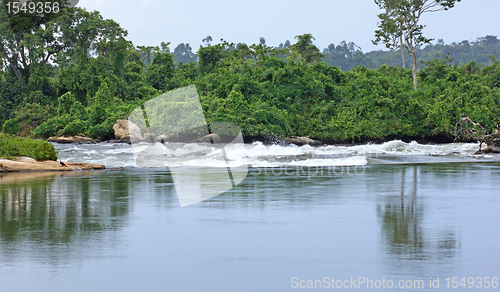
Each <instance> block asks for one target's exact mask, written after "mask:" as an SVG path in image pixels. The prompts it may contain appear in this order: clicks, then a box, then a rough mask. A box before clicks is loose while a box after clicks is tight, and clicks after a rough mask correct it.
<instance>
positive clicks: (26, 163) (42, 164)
mask: <svg viewBox="0 0 500 292" xmlns="http://www.w3.org/2000/svg"><path fill="white" fill-rule="evenodd" d="M105 168H106V167H105V166H104V165H100V164H93V163H75V162H59V161H36V160H34V159H32V158H29V157H18V158H16V160H10V159H5V158H0V172H30V171H75V170H96V169H105Z"/></svg>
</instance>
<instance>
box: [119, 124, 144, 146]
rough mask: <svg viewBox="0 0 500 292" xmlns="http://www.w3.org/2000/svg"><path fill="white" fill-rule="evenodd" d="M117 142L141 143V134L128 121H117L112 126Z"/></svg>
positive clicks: (136, 127)
mask: <svg viewBox="0 0 500 292" xmlns="http://www.w3.org/2000/svg"><path fill="white" fill-rule="evenodd" d="M113 131H114V132H115V138H116V139H117V140H131V141H141V140H142V134H141V130H140V129H139V127H138V126H137V125H136V124H134V123H132V122H131V121H129V120H118V121H116V124H115V125H114V126H113Z"/></svg>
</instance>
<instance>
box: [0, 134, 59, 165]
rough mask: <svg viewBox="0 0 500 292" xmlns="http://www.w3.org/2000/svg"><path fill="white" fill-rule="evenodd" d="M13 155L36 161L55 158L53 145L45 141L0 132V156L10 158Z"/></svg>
mask: <svg viewBox="0 0 500 292" xmlns="http://www.w3.org/2000/svg"><path fill="white" fill-rule="evenodd" d="M15 156H26V157H31V158H33V159H35V160H37V161H43V160H54V161H56V160H57V152H56V150H55V148H54V145H52V144H50V143H49V142H47V141H40V140H32V139H29V138H20V137H12V136H9V135H6V134H0V157H5V158H12V157H15Z"/></svg>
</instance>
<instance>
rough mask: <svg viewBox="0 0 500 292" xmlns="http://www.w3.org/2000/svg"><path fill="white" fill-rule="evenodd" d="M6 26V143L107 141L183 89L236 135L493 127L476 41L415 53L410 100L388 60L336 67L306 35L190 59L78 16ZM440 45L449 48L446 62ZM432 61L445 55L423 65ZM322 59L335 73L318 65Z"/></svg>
mask: <svg viewBox="0 0 500 292" xmlns="http://www.w3.org/2000/svg"><path fill="white" fill-rule="evenodd" d="M0 16H1V15H0ZM4 16H5V15H4ZM8 17H9V18H10V19H9V21H10V22H9V23H7V22H3V23H2V22H1V21H0V25H4V26H3V27H1V29H2V30H1V32H2V34H3V35H2V39H3V40H4V41H3V42H0V57H1V59H0V60H1V61H0V64H1V66H2V67H1V69H2V70H1V77H0V125H1V127H2V130H3V132H4V133H8V134H16V135H22V136H33V137H43V138H47V137H49V136H53V135H88V136H90V137H93V138H99V139H102V140H105V139H111V138H113V136H114V135H113V130H112V126H113V124H114V123H115V122H116V120H117V119H123V118H127V116H128V115H129V114H130V113H131V111H132V110H133V109H135V108H136V107H138V106H140V105H141V104H142V103H144V102H145V101H147V100H149V99H151V98H154V97H156V96H158V95H160V94H162V93H164V92H166V91H170V90H173V89H176V88H180V87H183V86H188V85H191V84H195V85H196V87H197V89H198V93H199V95H200V98H201V102H202V106H203V109H204V111H205V115H206V118H207V120H208V122H232V123H235V124H237V125H238V126H240V127H241V129H242V131H243V134H244V135H245V136H270V135H274V136H280V137H285V136H290V135H297V136H306V135H309V136H311V137H312V138H318V139H321V140H323V141H326V142H353V141H354V142H356V141H365V140H372V141H381V140H387V139H393V138H429V139H439V140H442V141H449V140H451V139H452V138H453V137H454V130H455V124H456V123H457V121H458V120H459V119H460V118H461V116H462V115H463V114H464V115H467V116H468V117H470V118H471V119H473V120H476V121H478V122H480V123H481V124H482V125H483V126H485V127H486V128H487V129H488V130H491V129H493V128H495V127H496V125H497V124H500V62H499V61H498V60H497V59H496V58H495V57H491V58H488V59H484V60H483V59H482V58H483V57H484V55H486V54H488V52H487V51H486V50H483V48H491V52H490V53H489V54H497V53H498V48H497V47H498V41H496V42H497V43H496V44H489V43H485V41H486V40H491V38H485V39H484V40H481V41H480V42H482V43H481V44H469V51H467V50H465V49H463V48H466V45H465V44H452V45H444V44H437V45H434V46H429V47H426V48H424V49H422V50H420V51H419V54H422V55H420V56H419V58H420V60H424V61H425V60H426V59H425V57H424V55H423V54H424V53H425V52H427V51H429V53H428V55H429V61H426V65H425V68H424V69H422V70H421V71H420V72H419V73H418V78H419V88H418V90H416V91H415V90H413V84H412V77H411V70H410V69H403V68H401V66H400V63H401V60H400V58H401V54H400V53H399V52H371V53H367V54H363V53H361V51H359V50H358V51H356V47H355V46H354V45H352V48H353V49H351V48H350V47H351V45H350V44H346V46H347V49H348V51H349V52H352V56H351V55H349V54H346V53H344V55H343V56H344V57H343V58H340V57H339V56H340V55H341V54H340V53H338V52H340V51H341V50H340V49H339V51H335V50H337V49H336V48H337V47H335V50H333V51H332V50H331V49H329V50H330V52H333V53H335V52H337V53H338V56H334V55H330V53H328V52H325V51H324V52H323V53H322V52H321V51H320V50H319V49H318V48H317V47H316V46H315V45H314V43H313V36H312V35H310V34H304V35H300V36H297V37H296V39H295V40H294V43H290V42H285V44H283V45H280V46H279V47H277V48H275V47H271V46H267V45H266V43H265V40H264V39H261V40H260V42H259V43H258V44H252V45H247V44H243V43H240V44H233V43H228V42H225V41H221V42H220V43H217V44H212V39H211V37H207V38H206V39H204V45H203V46H201V47H200V48H199V49H198V50H197V52H196V55H194V54H193V52H192V49H191V48H190V47H189V45H186V44H184V46H180V47H179V46H178V47H177V48H176V49H174V50H173V52H172V51H171V50H170V48H169V46H168V45H169V44H168V43H162V44H161V45H160V46H158V47H144V46H134V45H133V44H132V43H131V42H130V41H128V40H127V39H126V36H127V32H126V31H125V30H124V29H123V28H121V27H120V25H119V24H117V23H116V22H114V21H113V20H107V19H103V18H102V16H101V15H100V14H99V12H88V11H85V10H83V9H81V8H71V9H62V10H61V12H60V13H59V14H58V15H54V16H51V17H48V18H46V19H39V18H33V16H30V15H22V14H20V15H17V16H15V17H13V16H8ZM4 19H5V18H4ZM0 20H1V19H0ZM6 23H7V24H11V27H10V28H8V29H7V27H6V26H5V24H6ZM494 40H496V37H495V38H494ZM332 47H333V46H332ZM341 47H342V48H343V47H344V44H342V45H341ZM447 48H455V49H456V50H455V51H454V52H450V56H446V52H447ZM459 48H462V49H463V50H462V51H460V50H458V49H459ZM471 48H473V52H474V54H475V55H471V53H470V50H471ZM431 49H432V50H434V51H432V50H431ZM494 49H495V50H496V51H495V50H494ZM440 52H442V54H441V53H440ZM458 52H462V53H463V54H465V53H466V52H469V53H468V56H469V57H471V56H476V58H475V59H474V58H471V59H467V58H465V57H463V58H462V57H459V58H457V59H458V61H459V64H453V62H456V61H457V59H453V61H451V57H453V56H454V55H453V54H456V56H462V55H460V54H459V53H458ZM333 53H331V54H333ZM437 53H440V55H441V56H445V57H440V58H438V59H437V58H434V56H432V57H431V54H436V55H437ZM179 54H180V55H179ZM377 54H379V55H377ZM372 55H373V59H369V58H372ZM374 56H377V58H375V57H374ZM383 56H385V57H383ZM181 57H182V58H181ZM358 57H360V58H359V60H367V61H366V62H369V63H366V64H362V63H360V62H361V61H359V62H358V61H356V60H358V59H357V58H358ZM361 57H362V58H361ZM329 58H330V59H331V60H337V61H335V62H339V63H338V64H337V66H332V65H329V62H330V61H328V60H329ZM383 58H387V61H377V62H380V65H381V66H379V65H378V64H375V63H374V62H375V61H374V60H375V59H377V60H383ZM461 58H462V59H461ZM195 59H196V60H197V62H192V61H194V60H195ZM176 60H177V61H179V62H177V64H176ZM323 60H325V61H326V62H327V63H325V62H323ZM368 60H369V61H368ZM389 60H391V61H389ZM464 60H475V61H470V62H467V63H461V62H465V61H464ZM184 61H185V62H184ZM332 62H334V61H332ZM342 62H343V63H342ZM350 62H354V63H350ZM391 62H392V63H391ZM398 62H399V63H398ZM370 63H371V65H370ZM384 63H387V64H388V65H382V64H384ZM478 63H482V64H483V66H479V65H478ZM356 64H357V65H358V66H355V65H356ZM351 68H353V69H351ZM370 68H376V69H370ZM341 69H346V70H348V69H351V70H349V71H346V72H344V71H343V70H341Z"/></svg>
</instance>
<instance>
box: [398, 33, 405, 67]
mask: <svg viewBox="0 0 500 292" xmlns="http://www.w3.org/2000/svg"><path fill="white" fill-rule="evenodd" d="M399 43H400V44H401V58H402V59H403V69H406V62H405V51H404V45H403V35H400V36H399Z"/></svg>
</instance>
